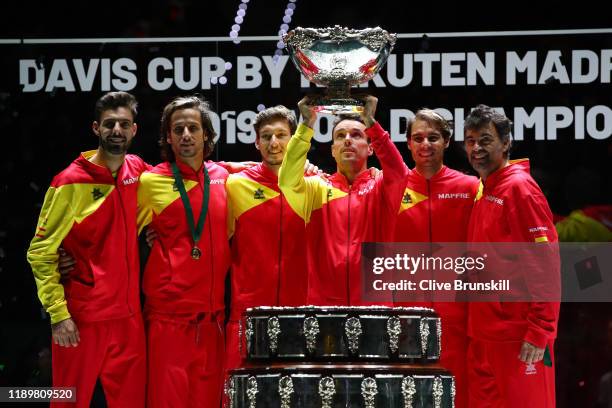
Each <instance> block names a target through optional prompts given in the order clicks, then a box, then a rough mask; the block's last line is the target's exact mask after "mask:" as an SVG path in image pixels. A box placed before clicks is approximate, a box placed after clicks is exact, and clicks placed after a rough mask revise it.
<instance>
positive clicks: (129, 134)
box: [92, 107, 137, 155]
mask: <svg viewBox="0 0 612 408" xmlns="http://www.w3.org/2000/svg"><path fill="white" fill-rule="evenodd" d="M92 129H93V131H94V133H95V134H96V135H97V136H98V139H99V143H100V147H102V150H104V151H105V152H107V153H108V154H112V155H123V154H125V152H127V150H128V148H129V147H130V145H131V144H132V139H133V138H134V136H135V135H136V130H137V126H136V124H135V123H134V116H133V115H132V111H130V109H128V108H126V107H119V108H117V109H107V110H105V111H103V112H102V114H101V115H100V122H97V121H95V122H94V123H93V125H92Z"/></svg>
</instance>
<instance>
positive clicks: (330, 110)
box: [314, 98, 363, 115]
mask: <svg viewBox="0 0 612 408" xmlns="http://www.w3.org/2000/svg"><path fill="white" fill-rule="evenodd" d="M314 105H315V110H316V111H317V112H318V113H327V114H331V115H355V114H359V112H363V102H362V101H360V100H358V99H352V98H346V99H321V100H318V101H315V103H314Z"/></svg>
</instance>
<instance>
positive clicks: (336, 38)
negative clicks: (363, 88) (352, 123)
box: [283, 26, 396, 114]
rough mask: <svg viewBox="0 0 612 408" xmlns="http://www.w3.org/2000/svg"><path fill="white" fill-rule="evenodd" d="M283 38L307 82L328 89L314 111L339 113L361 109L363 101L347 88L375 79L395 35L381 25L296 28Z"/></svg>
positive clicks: (385, 59) (319, 98)
mask: <svg viewBox="0 0 612 408" xmlns="http://www.w3.org/2000/svg"><path fill="white" fill-rule="evenodd" d="M283 41H284V43H285V47H286V48H287V51H288V53H289V55H290V56H291V60H292V61H293V63H294V64H295V66H296V67H297V69H298V70H299V71H300V72H301V73H302V74H303V75H304V76H305V77H306V78H307V79H308V80H309V81H310V82H313V83H315V84H317V85H322V86H324V87H326V88H327V90H326V93H325V95H323V96H320V97H318V98H316V99H315V101H314V105H315V106H316V107H317V111H319V112H322V113H331V114H342V113H354V112H358V111H360V110H361V109H363V102H362V101H361V100H359V99H356V98H353V97H351V95H350V88H351V87H352V86H355V85H359V84H361V83H364V82H368V81H369V80H371V79H372V78H374V76H375V75H376V74H377V73H378V71H379V70H380V69H381V68H382V66H383V65H384V64H385V62H387V58H388V57H389V54H390V53H391V50H392V49H393V46H394V45H395V41H396V35H395V34H389V33H388V32H387V31H385V30H383V29H382V28H380V27H374V28H365V29H363V30H354V29H349V28H346V27H340V26H334V27H327V28H302V27H297V28H295V29H293V30H291V31H289V32H288V33H287V34H285V35H284V36H283Z"/></svg>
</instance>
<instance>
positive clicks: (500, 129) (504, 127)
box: [463, 104, 512, 157]
mask: <svg viewBox="0 0 612 408" xmlns="http://www.w3.org/2000/svg"><path fill="white" fill-rule="evenodd" d="M489 123H493V126H495V130H496V131H497V134H498V135H499V138H500V139H501V141H502V142H504V143H505V142H506V141H509V142H510V144H509V145H508V152H507V156H508V157H509V156H510V148H511V147H512V139H510V129H511V128H512V121H511V120H510V119H509V118H508V117H507V116H506V115H504V114H503V113H499V112H498V111H496V110H495V109H493V108H491V107H490V106H487V105H483V104H480V105H478V106H476V107H475V108H474V110H472V112H470V114H469V115H468V116H467V117H466V118H465V122H464V123H463V131H464V132H465V131H466V130H468V129H470V130H480V129H482V128H483V127H485V126H487V125H488V124H489Z"/></svg>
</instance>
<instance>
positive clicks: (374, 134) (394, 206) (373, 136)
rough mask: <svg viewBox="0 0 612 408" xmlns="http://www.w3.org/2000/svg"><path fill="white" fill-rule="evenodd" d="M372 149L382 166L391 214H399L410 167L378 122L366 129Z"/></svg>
mask: <svg viewBox="0 0 612 408" xmlns="http://www.w3.org/2000/svg"><path fill="white" fill-rule="evenodd" d="M366 134H367V135H368V136H369V138H370V141H371V143H372V148H373V149H374V153H376V157H377V158H378V160H379V161H380V165H381V166H382V170H383V171H382V181H381V183H382V195H383V200H384V202H385V206H386V207H387V209H388V210H389V211H390V212H391V214H397V213H398V211H399V207H400V205H401V201H402V197H403V194H404V187H405V186H406V177H407V176H408V167H407V166H406V164H405V163H404V160H403V159H402V155H401V154H400V152H399V150H397V147H396V146H395V144H394V143H393V142H392V141H391V137H390V136H389V133H387V132H386V131H385V130H384V129H383V128H382V126H380V124H379V123H378V122H376V123H375V124H374V125H372V126H371V127H370V128H368V129H366Z"/></svg>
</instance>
